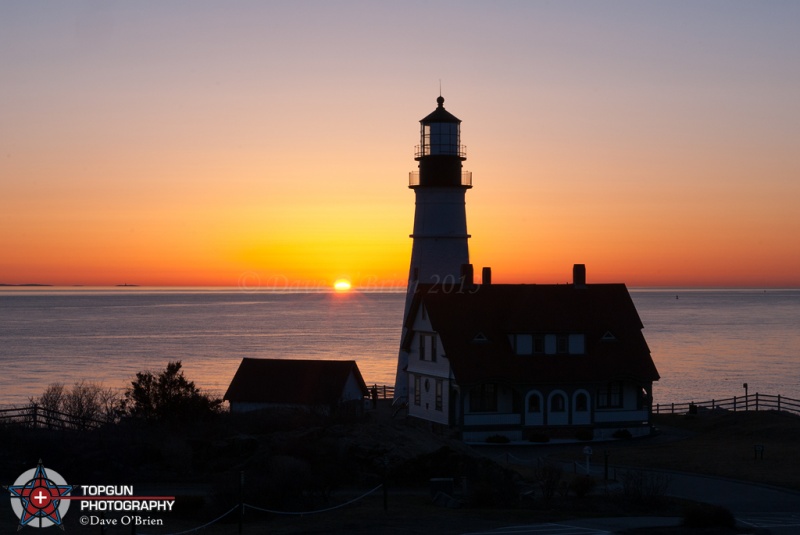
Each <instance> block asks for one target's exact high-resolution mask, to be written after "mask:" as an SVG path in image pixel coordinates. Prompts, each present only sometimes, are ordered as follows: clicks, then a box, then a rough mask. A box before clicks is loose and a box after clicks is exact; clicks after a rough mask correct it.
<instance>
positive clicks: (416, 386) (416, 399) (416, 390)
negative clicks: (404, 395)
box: [414, 375, 422, 405]
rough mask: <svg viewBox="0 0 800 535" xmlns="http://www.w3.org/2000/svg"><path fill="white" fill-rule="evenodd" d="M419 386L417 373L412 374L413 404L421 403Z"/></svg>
mask: <svg viewBox="0 0 800 535" xmlns="http://www.w3.org/2000/svg"><path fill="white" fill-rule="evenodd" d="M419 387H420V381H419V375H415V376H414V405H421V404H422V403H421V400H420V397H421V395H422V393H421V392H420V391H419V390H420V388H419Z"/></svg>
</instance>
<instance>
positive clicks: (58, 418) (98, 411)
mask: <svg viewBox="0 0 800 535" xmlns="http://www.w3.org/2000/svg"><path fill="white" fill-rule="evenodd" d="M119 404H120V399H119V395H118V394H117V392H115V391H114V390H113V389H111V388H106V387H104V386H103V385H101V384H99V383H93V382H89V381H80V382H77V383H75V384H74V385H72V388H70V389H67V388H66V387H65V386H64V384H63V383H53V384H51V385H49V386H48V387H47V388H46V389H45V391H44V392H42V395H41V396H40V397H38V398H31V400H30V405H31V407H33V406H35V407H36V408H37V410H41V415H42V421H43V422H44V424H45V425H46V426H48V427H49V426H57V427H66V428H71V429H88V428H90V427H93V426H96V425H97V424H98V423H99V422H108V423H111V422H114V421H116V419H117V416H118V413H119ZM59 413H60V414H59Z"/></svg>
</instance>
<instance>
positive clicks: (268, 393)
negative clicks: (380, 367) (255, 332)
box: [223, 358, 368, 405]
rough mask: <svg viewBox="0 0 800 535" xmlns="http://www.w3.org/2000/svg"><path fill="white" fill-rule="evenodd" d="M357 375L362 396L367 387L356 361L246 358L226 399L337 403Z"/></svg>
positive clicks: (233, 380) (246, 401)
mask: <svg viewBox="0 0 800 535" xmlns="http://www.w3.org/2000/svg"><path fill="white" fill-rule="evenodd" d="M351 374H352V375H353V377H354V378H355V380H356V382H357V384H358V386H359V388H360V389H361V393H362V394H363V395H365V396H366V395H368V391H367V385H366V384H365V383H364V379H363V378H362V377H361V372H360V371H359V370H358V365H357V364H356V362H355V361H354V360H299V359H298V360H292V359H251V358H244V359H242V363H241V364H239V369H238V370H236V374H235V375H234V376H233V379H232V380H231V384H230V386H228V391H227V392H225V396H224V398H223V399H226V400H228V401H232V402H234V403H236V402H239V403H288V404H299V405H321V404H335V403H337V402H338V401H340V400H341V399H342V394H343V392H344V388H345V386H346V385H347V380H348V378H349V377H350V375H351Z"/></svg>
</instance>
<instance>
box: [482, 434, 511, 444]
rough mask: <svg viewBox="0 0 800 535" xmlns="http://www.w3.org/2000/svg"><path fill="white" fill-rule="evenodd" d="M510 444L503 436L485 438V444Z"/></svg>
mask: <svg viewBox="0 0 800 535" xmlns="http://www.w3.org/2000/svg"><path fill="white" fill-rule="evenodd" d="M509 442H511V441H510V440H509V439H508V437H507V436H505V435H492V436H490V437H487V438H486V443H487V444H508V443H509Z"/></svg>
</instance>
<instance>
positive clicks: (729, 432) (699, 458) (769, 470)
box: [597, 411, 800, 490]
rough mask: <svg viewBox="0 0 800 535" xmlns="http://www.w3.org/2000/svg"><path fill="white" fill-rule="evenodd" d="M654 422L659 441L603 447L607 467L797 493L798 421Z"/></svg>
mask: <svg viewBox="0 0 800 535" xmlns="http://www.w3.org/2000/svg"><path fill="white" fill-rule="evenodd" d="M654 423H655V425H656V426H657V427H658V428H660V429H661V435H660V436H659V437H656V438H654V439H644V440H639V441H625V442H621V443H614V444H611V445H609V447H608V448H605V447H603V449H608V450H609V455H610V458H609V462H611V463H612V464H616V465H626V466H634V467H644V468H660V469H665V470H676V471H681V472H694V473H699V474H706V475H713V476H720V477H728V478H733V479H741V480H745V481H752V482H757V483H763V484H768V485H775V486H779V487H786V488H790V489H794V490H800V458H798V455H800V453H799V452H798V449H797V446H798V444H800V416H797V415H793V414H788V413H778V412H775V411H759V412H755V411H749V412H727V411H720V412H710V411H709V412H706V413H703V412H701V413H700V414H697V415H659V416H656V417H655V418H654ZM756 445H760V446H763V448H764V450H763V452H764V453H763V458H761V457H759V458H756V457H755V455H754V453H755V451H754V450H755V446H756ZM597 450H600V448H597ZM598 453H599V451H598Z"/></svg>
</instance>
